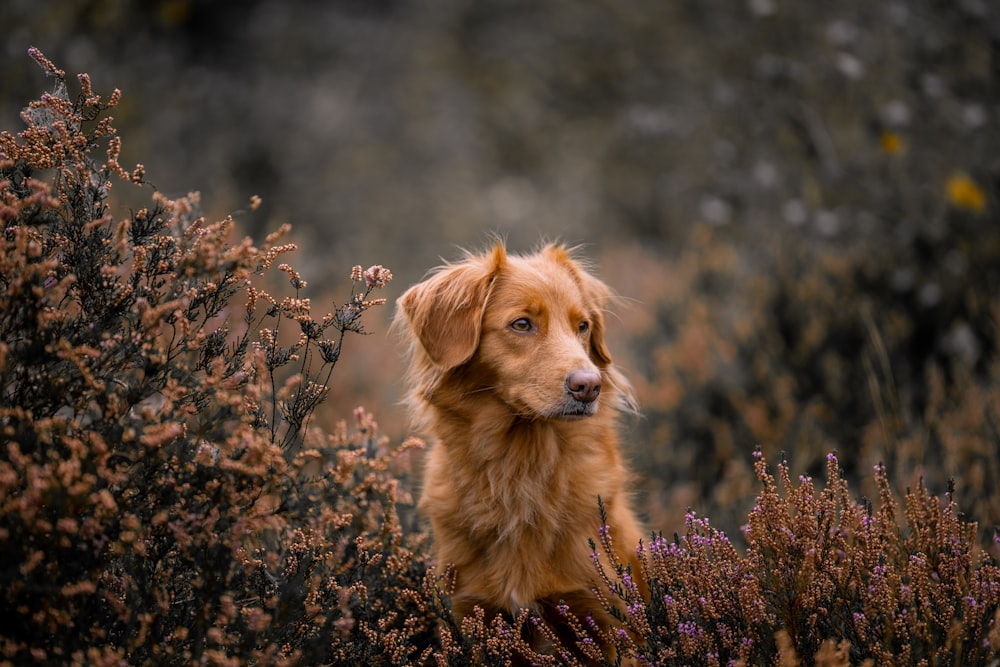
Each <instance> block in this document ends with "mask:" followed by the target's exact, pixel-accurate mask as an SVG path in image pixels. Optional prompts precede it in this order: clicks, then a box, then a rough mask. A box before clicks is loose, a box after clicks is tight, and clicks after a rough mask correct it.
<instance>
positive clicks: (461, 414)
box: [396, 243, 641, 623]
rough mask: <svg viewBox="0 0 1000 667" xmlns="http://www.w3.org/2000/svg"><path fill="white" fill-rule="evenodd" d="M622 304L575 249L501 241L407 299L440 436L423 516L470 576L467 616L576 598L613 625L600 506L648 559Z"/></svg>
mask: <svg viewBox="0 0 1000 667" xmlns="http://www.w3.org/2000/svg"><path fill="white" fill-rule="evenodd" d="M610 297H611V292H610V290H609V289H608V287H607V286H606V285H605V284H604V283H602V282H600V281H599V280H598V279H596V278H594V277H593V276H592V275H590V274H589V273H588V272H587V271H586V270H585V269H584V267H583V266H582V265H581V264H580V263H579V262H577V261H576V260H574V259H573V258H572V257H571V255H570V253H569V252H568V251H567V250H566V249H565V248H563V247H561V246H557V245H549V246H547V247H545V248H543V249H542V250H541V251H540V252H538V253H536V254H532V255H527V256H513V255H508V254H507V252H506V251H505V249H504V247H503V246H502V245H501V244H499V243H498V244H496V245H495V246H494V247H493V249H492V251H490V252H486V253H484V254H480V255H468V256H467V257H466V258H465V259H464V260H462V261H460V262H457V263H454V264H448V265H445V266H443V267H441V268H439V269H438V270H436V271H435V272H434V273H433V274H432V275H431V276H430V277H429V278H427V279H426V280H425V281H424V282H421V283H419V284H417V285H415V286H413V287H411V288H410V289H409V290H408V291H407V292H406V293H405V294H403V296H402V297H400V299H399V310H398V312H397V316H396V317H397V326H399V328H400V329H401V330H402V331H403V332H404V335H405V336H406V338H407V339H408V340H409V341H410V344H411V350H410V371H409V377H408V379H409V383H410V393H409V395H408V401H409V404H410V406H411V408H412V410H413V412H414V415H415V417H416V420H417V422H418V424H419V425H420V427H422V429H423V430H424V431H425V432H426V434H427V435H429V436H430V438H431V444H430V448H429V451H428V455H427V461H426V468H425V472H424V484H423V491H422V496H421V499H420V508H421V510H422V511H423V513H424V514H425V515H426V516H427V517H428V518H429V519H430V523H431V527H432V529H433V538H434V543H435V545H436V559H437V562H438V563H439V564H440V565H441V566H442V567H443V566H444V565H446V564H452V565H454V567H455V571H456V577H457V583H456V592H455V595H454V597H453V610H454V612H455V613H456V614H457V615H458V616H462V615H465V614H467V613H469V612H470V611H471V610H472V608H473V606H475V605H478V606H480V607H482V608H484V609H485V610H486V611H487V613H489V614H496V613H503V614H507V615H511V614H513V613H515V612H516V611H517V610H518V609H520V608H522V607H527V608H533V609H535V610H536V611H538V612H540V613H542V614H543V615H544V616H546V617H549V618H552V617H553V614H552V610H553V609H554V607H555V605H557V604H558V603H559V601H560V600H563V601H565V602H566V603H568V604H569V605H570V607H571V610H572V611H573V612H574V613H575V614H576V615H577V616H578V617H579V618H583V617H585V616H586V615H588V614H593V615H594V617H595V618H597V619H598V620H599V621H600V622H602V623H606V622H607V620H608V619H607V617H606V615H605V614H604V613H603V612H602V611H601V609H600V605H599V604H598V602H597V600H596V598H595V596H594V594H593V592H592V591H593V590H594V588H595V587H597V586H599V585H600V584H598V582H597V577H596V571H595V569H594V565H593V563H592V561H591V556H590V548H589V546H588V544H587V538H588V537H589V536H592V537H594V538H596V537H597V535H598V530H599V525H600V519H599V514H598V510H597V498H598V496H600V498H601V499H602V500H603V503H604V506H605V508H606V511H607V517H608V524H609V525H610V527H611V530H612V535H613V536H614V540H615V543H616V544H617V545H619V547H620V549H621V552H622V553H621V554H620V556H621V557H623V558H625V559H626V560H627V561H634V558H635V554H634V549H635V545H636V544H637V543H638V541H639V539H640V537H641V531H640V528H639V524H638V522H637V520H636V519H635V517H634V516H633V513H632V510H631V509H630V507H629V499H628V486H629V479H630V477H629V474H628V472H627V470H626V466H625V464H624V462H623V458H622V454H621V452H620V450H619V444H618V437H617V434H616V418H617V415H618V413H619V412H620V411H622V410H634V399H633V394H632V390H631V387H630V386H629V384H628V382H627V381H626V380H625V378H624V377H623V376H622V375H621V374H620V373H619V372H618V371H617V370H616V369H615V367H614V365H613V364H612V360H611V354H610V352H609V351H608V348H607V344H606V343H605V337H604V333H605V317H604V311H605V308H606V306H607V302H608V301H609V299H610ZM630 556H631V557H630Z"/></svg>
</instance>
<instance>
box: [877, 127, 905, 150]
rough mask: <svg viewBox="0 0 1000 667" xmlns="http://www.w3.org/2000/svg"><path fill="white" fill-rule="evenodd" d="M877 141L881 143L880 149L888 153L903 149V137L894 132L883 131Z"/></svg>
mask: <svg viewBox="0 0 1000 667" xmlns="http://www.w3.org/2000/svg"><path fill="white" fill-rule="evenodd" d="M879 141H880V143H881V144H882V150H884V151H885V152H886V153H888V154H889V155H895V154H896V153H898V152H900V151H901V150H903V139H902V138H901V137H900V136H899V135H898V134H895V133H894V132H883V133H882V136H881V137H880V139H879Z"/></svg>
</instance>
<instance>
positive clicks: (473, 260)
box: [398, 244, 507, 369]
mask: <svg viewBox="0 0 1000 667" xmlns="http://www.w3.org/2000/svg"><path fill="white" fill-rule="evenodd" d="M506 261H507V253H506V251H505V250H504V248H503V246H502V245H500V244H497V245H496V246H494V248H493V251H492V252H490V253H487V254H485V255H477V256H472V257H468V258H466V259H465V260H464V261H462V262H460V263H457V264H449V265H447V266H444V267H442V268H441V269H439V270H438V271H437V272H436V273H435V274H434V275H432V276H431V277H430V278H428V279H427V280H425V281H424V282H422V283H418V284H417V285H414V286H413V287H411V288H410V289H408V290H407V291H406V292H405V293H404V294H403V296H401V297H400V298H399V302H398V303H399V307H400V310H401V311H402V314H403V315H404V316H405V317H406V320H407V321H408V322H409V325H410V329H411V330H412V331H413V333H414V334H415V335H416V337H417V340H419V342H420V345H421V347H422V348H423V350H424V352H426V353H427V356H428V358H429V359H430V360H431V361H432V362H433V363H434V365H435V366H438V367H439V368H443V369H450V368H456V367H458V366H461V365H462V364H464V363H465V362H467V361H468V360H469V359H471V358H472V355H473V354H475V352H476V348H478V347H479V336H480V334H481V333H482V328H483V311H484V310H485V308H486V301H487V299H488V298H489V293H490V289H491V287H492V286H493V280H494V279H495V278H496V275H497V273H499V271H500V270H501V269H502V268H503V266H504V264H505V263H506Z"/></svg>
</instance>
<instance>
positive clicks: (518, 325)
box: [509, 317, 531, 333]
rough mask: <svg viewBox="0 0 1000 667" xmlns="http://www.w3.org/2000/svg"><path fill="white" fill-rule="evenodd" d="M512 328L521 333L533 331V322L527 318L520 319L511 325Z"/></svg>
mask: <svg viewBox="0 0 1000 667" xmlns="http://www.w3.org/2000/svg"><path fill="white" fill-rule="evenodd" d="M509 326H510V328H511V329H513V330H514V331H520V332H521V333H524V332H527V331H531V320H529V319H528V318H527V317H519V318H517V319H516V320H514V321H513V322H511V323H510V325H509Z"/></svg>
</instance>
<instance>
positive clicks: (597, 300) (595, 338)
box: [583, 274, 611, 368]
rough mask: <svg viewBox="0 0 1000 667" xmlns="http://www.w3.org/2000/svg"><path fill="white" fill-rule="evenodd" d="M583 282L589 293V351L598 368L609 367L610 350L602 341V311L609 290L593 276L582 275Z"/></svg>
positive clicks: (606, 301)
mask: <svg viewBox="0 0 1000 667" xmlns="http://www.w3.org/2000/svg"><path fill="white" fill-rule="evenodd" d="M583 281H584V283H585V284H587V283H589V285H587V286H586V288H585V289H586V291H587V292H588V293H589V295H588V302H589V305H590V351H591V353H592V354H593V355H594V360H595V361H596V362H597V365H598V366H601V367H602V368H604V367H605V366H610V365H611V350H609V349H608V344H607V342H606V341H605V340H604V309H605V307H606V306H607V303H608V301H610V300H611V289H610V288H609V287H608V286H607V285H605V284H604V283H603V282H601V281H600V280H598V279H597V278H594V277H593V276H590V275H587V274H584V276H583Z"/></svg>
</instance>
